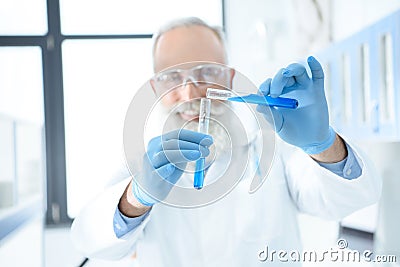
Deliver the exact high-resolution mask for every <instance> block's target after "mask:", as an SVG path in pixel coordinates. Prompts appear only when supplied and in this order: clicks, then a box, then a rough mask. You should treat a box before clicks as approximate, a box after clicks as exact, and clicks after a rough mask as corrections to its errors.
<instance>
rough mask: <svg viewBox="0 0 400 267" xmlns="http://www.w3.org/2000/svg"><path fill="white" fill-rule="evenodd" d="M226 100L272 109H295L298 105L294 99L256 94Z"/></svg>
mask: <svg viewBox="0 0 400 267" xmlns="http://www.w3.org/2000/svg"><path fill="white" fill-rule="evenodd" d="M227 100H229V101H235V102H242V103H250V104H259V105H267V106H274V107H282V108H291V109H295V108H297V106H298V104H299V103H298V101H297V100H296V99H292V98H284V97H270V96H262V95H256V94H249V95H245V96H235V97H229V98H228V99H227Z"/></svg>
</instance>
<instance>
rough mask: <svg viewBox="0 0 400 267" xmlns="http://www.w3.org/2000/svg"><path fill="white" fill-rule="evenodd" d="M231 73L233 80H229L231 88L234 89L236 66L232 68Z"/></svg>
mask: <svg viewBox="0 0 400 267" xmlns="http://www.w3.org/2000/svg"><path fill="white" fill-rule="evenodd" d="M230 73H231V80H230V81H229V83H230V88H231V89H232V87H233V78H234V77H235V74H236V70H235V69H234V68H232V69H231V70H230Z"/></svg>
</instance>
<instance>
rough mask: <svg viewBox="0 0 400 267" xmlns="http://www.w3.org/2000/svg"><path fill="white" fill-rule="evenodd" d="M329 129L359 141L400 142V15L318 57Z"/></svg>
mask: <svg viewBox="0 0 400 267" xmlns="http://www.w3.org/2000/svg"><path fill="white" fill-rule="evenodd" d="M317 58H318V59H319V60H320V61H321V63H322V64H323V65H324V68H325V73H326V82H325V85H326V94H327V99H328V104H329V110H330V119H331V124H332V125H333V126H334V128H335V129H336V130H337V131H338V132H339V133H341V134H344V135H345V136H349V137H352V138H357V139H361V140H382V141H399V140H400V105H399V102H400V11H398V12H396V13H394V14H392V15H390V16H388V17H386V18H384V19H382V20H380V21H378V22H377V23H375V24H373V25H371V26H369V27H367V28H365V29H363V30H362V31H360V32H358V33H356V34H354V35H352V36H351V37H349V38H347V39H345V40H343V41H340V42H337V43H334V44H332V45H331V46H330V47H328V48H326V49H325V50H323V51H321V52H320V53H318V54H317Z"/></svg>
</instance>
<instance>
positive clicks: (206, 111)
mask: <svg viewBox="0 0 400 267" xmlns="http://www.w3.org/2000/svg"><path fill="white" fill-rule="evenodd" d="M210 111H211V100H210V99H208V98H202V99H201V100H200V112H199V128H198V131H199V132H200V133H205V134H208V125H209V121H210ZM205 162H206V158H204V157H201V158H199V159H198V160H197V161H196V169H195V172H194V181H193V186H194V188H196V189H202V188H203V184H204V173H205V171H204V166H205Z"/></svg>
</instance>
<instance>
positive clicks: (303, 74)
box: [282, 63, 310, 86]
mask: <svg viewBox="0 0 400 267" xmlns="http://www.w3.org/2000/svg"><path fill="white" fill-rule="evenodd" d="M282 74H283V76H285V77H288V78H290V77H293V78H294V79H295V81H297V82H298V83H299V84H301V85H302V84H307V83H309V82H310V77H308V74H307V70H306V68H305V67H304V66H303V65H301V64H299V63H293V64H290V65H289V66H287V67H286V68H285V70H284V71H283V73H282ZM287 86H291V84H289V83H288V84H287Z"/></svg>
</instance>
